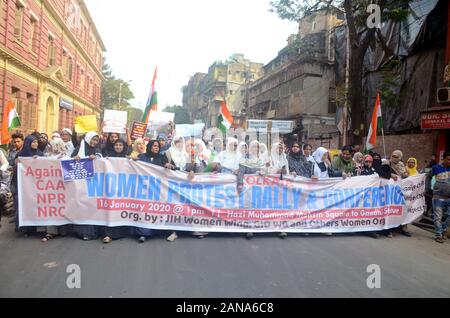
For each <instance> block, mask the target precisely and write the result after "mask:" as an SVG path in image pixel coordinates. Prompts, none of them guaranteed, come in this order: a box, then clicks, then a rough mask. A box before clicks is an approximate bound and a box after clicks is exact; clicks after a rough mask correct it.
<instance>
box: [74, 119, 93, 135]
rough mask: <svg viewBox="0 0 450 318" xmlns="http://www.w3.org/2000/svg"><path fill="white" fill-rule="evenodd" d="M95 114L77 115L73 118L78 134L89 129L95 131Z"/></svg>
mask: <svg viewBox="0 0 450 318" xmlns="http://www.w3.org/2000/svg"><path fill="white" fill-rule="evenodd" d="M97 130H98V127H97V116H95V115H88V116H79V117H76V118H75V131H76V132H77V133H79V134H84V133H87V132H89V131H97Z"/></svg>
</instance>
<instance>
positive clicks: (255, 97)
mask: <svg viewBox="0 0 450 318" xmlns="http://www.w3.org/2000/svg"><path fill="white" fill-rule="evenodd" d="M342 23H343V16H342V14H340V12H338V11H335V10H319V11H316V12H313V13H311V14H309V15H308V16H305V17H304V18H302V19H301V21H300V23H299V33H298V34H296V35H293V36H290V37H289V39H288V46H287V47H285V48H284V49H282V50H281V51H280V52H279V53H278V56H277V57H276V58H275V59H273V60H272V61H271V62H269V63H268V64H267V65H265V66H264V76H263V77H262V78H261V79H259V80H258V81H256V82H255V83H253V84H251V85H250V87H249V100H248V104H249V107H248V108H249V109H248V116H249V118H250V117H251V118H255V119H269V120H270V119H272V120H275V119H283V120H293V121H295V123H296V128H295V130H294V133H295V134H297V135H298V136H299V139H300V141H303V142H308V143H311V144H313V146H315V147H316V146H326V147H328V148H336V147H337V146H338V143H339V131H338V130H337V128H336V122H335V113H336V84H335V69H334V62H335V56H334V52H335V47H334V43H333V38H334V37H333V32H334V28H335V27H336V26H338V25H340V24H342Z"/></svg>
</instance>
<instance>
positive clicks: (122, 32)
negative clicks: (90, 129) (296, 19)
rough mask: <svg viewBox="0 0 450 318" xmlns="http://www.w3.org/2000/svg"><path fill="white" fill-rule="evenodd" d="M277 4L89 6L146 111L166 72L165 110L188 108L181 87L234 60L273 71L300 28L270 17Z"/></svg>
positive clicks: (132, 2)
mask: <svg viewBox="0 0 450 318" xmlns="http://www.w3.org/2000/svg"><path fill="white" fill-rule="evenodd" d="M269 1H270V0H226V1H225V0H190V1H186V0H173V1H164V0H159V1H154V0H127V1H111V0H85V2H86V5H87V7H88V8H89V11H90V13H91V15H92V18H93V19H94V22H95V24H96V26H97V29H98V31H99V33H100V36H101V37H102V39H103V42H104V43H105V46H106V49H107V53H106V55H105V56H106V61H107V62H108V64H109V65H110V66H111V68H112V70H113V73H114V75H115V76H116V77H118V78H121V79H123V80H125V81H128V80H132V82H131V83H130V85H131V89H132V91H133V92H134V95H135V97H136V98H135V100H133V101H132V105H133V106H135V107H140V108H144V107H145V103H146V101H147V97H148V94H149V91H150V86H151V80H152V77H153V72H154V69H155V67H156V66H158V79H157V91H158V101H159V105H160V109H161V107H165V106H167V105H169V106H171V105H181V101H182V93H181V87H182V86H183V85H187V83H188V81H189V78H190V77H191V76H192V75H194V74H195V73H196V72H203V73H207V71H208V67H209V66H210V65H211V64H212V63H213V62H214V61H216V60H222V61H224V60H226V59H228V58H229V57H230V56H231V55H232V54H233V53H242V54H245V57H246V58H248V59H250V60H252V61H253V62H259V63H264V64H266V63H268V62H270V61H271V60H272V59H273V58H275V57H276V56H277V53H278V51H279V50H281V49H282V48H283V47H284V46H286V44H287V42H286V40H287V38H288V36H289V35H290V34H293V33H297V24H296V23H293V22H288V21H281V20H280V19H279V18H278V16H277V15H276V14H275V13H271V12H269V11H268V10H269Z"/></svg>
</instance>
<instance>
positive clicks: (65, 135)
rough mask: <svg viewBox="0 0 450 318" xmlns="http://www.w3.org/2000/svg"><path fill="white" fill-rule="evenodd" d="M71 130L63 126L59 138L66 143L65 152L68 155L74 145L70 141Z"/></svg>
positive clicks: (73, 148)
mask: <svg viewBox="0 0 450 318" xmlns="http://www.w3.org/2000/svg"><path fill="white" fill-rule="evenodd" d="M72 134H73V133H72V130H70V129H69V128H64V129H63V130H61V134H60V135H61V139H62V140H63V142H64V144H65V145H66V149H67V153H68V154H69V155H70V154H71V153H72V152H73V151H74V150H75V147H74V146H73V143H72Z"/></svg>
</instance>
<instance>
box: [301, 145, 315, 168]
mask: <svg viewBox="0 0 450 318" xmlns="http://www.w3.org/2000/svg"><path fill="white" fill-rule="evenodd" d="M302 153H303V155H304V156H305V158H306V161H310V162H312V163H313V164H314V163H315V161H314V158H313V156H312V146H311V145H310V144H304V145H303V149H302Z"/></svg>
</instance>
